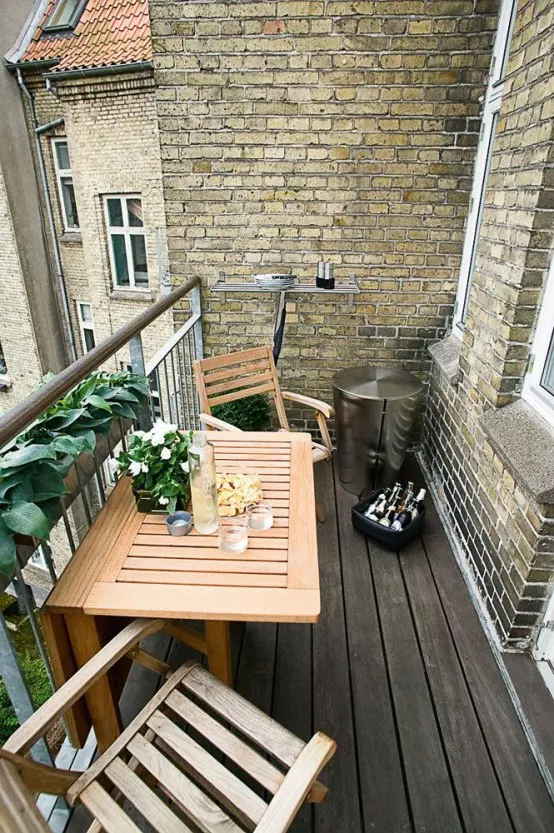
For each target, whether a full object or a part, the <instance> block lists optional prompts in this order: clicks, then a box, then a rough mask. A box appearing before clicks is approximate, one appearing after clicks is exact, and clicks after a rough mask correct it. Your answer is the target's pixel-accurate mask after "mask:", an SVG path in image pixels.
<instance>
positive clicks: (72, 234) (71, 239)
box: [61, 231, 83, 243]
mask: <svg viewBox="0 0 554 833" xmlns="http://www.w3.org/2000/svg"><path fill="white" fill-rule="evenodd" d="M61 241H62V243H82V242H83V236H82V234H81V232H80V231H64V233H63V234H62V237H61Z"/></svg>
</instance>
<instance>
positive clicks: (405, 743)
mask: <svg viewBox="0 0 554 833" xmlns="http://www.w3.org/2000/svg"><path fill="white" fill-rule="evenodd" d="M316 473H317V491H318V496H319V498H320V500H321V501H322V502H323V503H324V505H325V510H326V514H327V521H326V523H325V524H323V525H319V528H318V532H319V557H320V571H321V596H322V616H321V621H320V622H319V623H318V624H317V625H314V626H310V625H302V624H298V625H289V624H286V625H272V624H253V623H249V624H247V625H246V626H242V625H237V626H233V633H234V662H235V668H236V672H235V678H236V687H237V689H238V690H239V691H240V692H241V693H242V694H243V695H244V696H246V697H247V698H249V699H250V700H251V701H252V702H254V703H255V704H257V705H258V706H259V707H260V708H262V709H264V710H265V711H267V712H269V713H271V714H272V715H273V716H274V717H275V718H276V719H277V720H279V721H280V722H282V723H283V724H284V725H285V726H287V727H288V728H289V729H291V730H292V731H293V732H295V733H296V734H298V735H299V736H300V737H302V738H304V739H308V738H309V737H310V735H311V733H312V732H313V731H314V730H316V729H322V730H323V731H325V732H327V733H328V734H329V735H331V736H332V737H333V738H335V739H336V741H337V743H338V752H337V754H336V756H335V758H334V759H333V760H332V761H331V763H330V764H329V765H328V767H327V768H326V770H325V773H324V777H323V778H322V780H324V781H325V783H326V784H327V785H328V786H329V788H330V793H329V798H328V800H327V802H326V803H325V804H324V805H320V806H317V807H315V808H314V807H312V806H308V807H304V808H303V810H302V811H301V813H300V815H299V816H298V818H297V820H296V822H295V824H294V826H293V827H292V828H291V829H292V830H294V831H296V833H300V831H302V832H303V833H361V832H362V831H364V832H365V833H370V831H375V833H407V831H413V833H423V831H425V833H489V831H490V833H552V831H553V830H554V805H553V804H552V802H551V800H550V797H549V794H548V792H547V789H546V787H545V784H544V782H543V780H542V777H541V774H540V772H539V769H538V767H537V765H536V763H535V760H534V758H533V755H532V753H531V751H530V748H529V746H528V743H527V740H526V737H525V734H524V732H523V730H522V728H521V724H520V722H519V720H518V717H517V715H516V712H515V709H514V707H513V705H512V701H511V699H510V696H509V694H508V691H507V689H506V687H505V685H504V682H503V679H502V676H501V674H500V671H499V669H498V666H497V664H496V661H495V658H494V656H493V654H492V651H491V649H490V646H489V644H488V642H487V638H486V636H485V634H484V632H483V630H482V627H481V624H480V621H479V618H478V616H477V613H476V611H475V609H474V607H473V605H472V602H471V600H470V596H469V593H468V590H467V588H466V585H465V583H464V580H463V578H462V575H461V573H460V570H459V568H458V566H457V564H456V561H455V558H454V555H453V553H452V550H451V548H450V546H449V543H448V541H447V539H446V536H445V534H444V532H443V530H442V528H441V526H440V523H439V520H438V517H437V514H436V512H435V510H434V507H433V505H432V503H431V501H428V517H427V525H426V529H425V531H424V534H423V535H422V537H421V538H418V539H417V540H416V541H414V542H413V543H412V544H411V545H410V546H409V547H407V548H406V549H405V550H404V551H403V552H402V553H401V554H400V555H397V554H395V553H390V552H388V551H385V550H383V549H381V548H380V547H378V546H377V545H375V544H373V543H372V542H367V541H366V539H365V538H364V537H363V536H362V535H360V534H358V533H357V532H356V531H355V530H354V528H353V527H352V524H351V521H350V508H351V506H352V504H353V503H354V502H355V498H354V497H353V496H352V495H350V494H348V493H347V492H345V491H344V490H343V489H342V488H341V487H340V486H339V485H338V480H337V479H336V478H334V476H333V471H332V468H331V467H330V466H326V465H319V466H317V468H316ZM416 485H417V484H416ZM150 642H151V645H150V648H149V650H152V651H153V652H154V653H156V654H157V655H158V656H160V658H166V657H168V660H169V661H170V662H171V663H172V664H175V665H176V664H178V663H179V662H181V661H182V660H184V659H185V658H186V657H187V656H190V650H189V649H187V648H185V647H183V646H182V645H180V644H176V643H171V640H170V639H169V638H168V637H165V636H157V637H155V638H154V639H153V640H150ZM156 686H157V679H156V678H155V677H154V675H153V674H152V673H151V672H149V671H146V670H145V669H140V668H135V670H134V671H133V674H132V677H130V679H129V681H128V683H127V687H126V690H125V693H124V698H123V701H122V708H123V709H124V713H125V714H124V717H125V719H129V717H130V716H131V715H132V714H135V713H136V712H137V711H138V710H139V708H140V707H141V706H142V704H143V703H144V702H145V701H146V700H147V699H149V697H150V696H151V695H152V693H153V691H154V690H155V688H156ZM82 822H83V819H82V816H80V814H79V813H78V812H77V813H76V814H75V815H74V817H73V820H72V823H71V825H70V830H72V831H74V832H75V831H78V830H83V829H86V828H85V827H84V826H83V823H82Z"/></svg>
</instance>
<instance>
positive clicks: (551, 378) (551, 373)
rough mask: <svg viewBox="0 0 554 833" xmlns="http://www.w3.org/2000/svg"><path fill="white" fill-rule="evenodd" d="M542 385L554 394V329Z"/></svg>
mask: <svg viewBox="0 0 554 833" xmlns="http://www.w3.org/2000/svg"><path fill="white" fill-rule="evenodd" d="M541 386H542V387H543V388H546V390H547V391H548V393H551V394H552V396H554V331H553V332H552V336H551V338H550V347H549V348H548V355H547V357H546V362H545V364H544V370H543V373H542V377H541Z"/></svg>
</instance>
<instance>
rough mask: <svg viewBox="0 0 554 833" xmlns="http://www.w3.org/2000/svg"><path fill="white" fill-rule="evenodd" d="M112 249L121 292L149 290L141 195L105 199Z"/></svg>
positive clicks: (112, 259)
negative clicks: (126, 290)
mask: <svg viewBox="0 0 554 833" xmlns="http://www.w3.org/2000/svg"><path fill="white" fill-rule="evenodd" d="M104 204H105V211H106V227H107V229H108V247H109V251H110V264H111V268H112V275H113V282H114V286H115V288H117V289H148V267H147V263H146V239H145V236H144V223H143V219H142V200H141V198H140V196H137V195H136V194H135V195H131V194H123V195H119V196H110V197H104Z"/></svg>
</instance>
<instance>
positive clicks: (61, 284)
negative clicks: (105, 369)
mask: <svg viewBox="0 0 554 833" xmlns="http://www.w3.org/2000/svg"><path fill="white" fill-rule="evenodd" d="M17 83H18V84H19V89H20V90H21V92H22V94H23V95H24V96H25V98H26V99H27V101H28V102H29V108H30V111H31V120H32V124H33V129H34V132H35V144H36V150H37V158H38V166H39V172H40V180H41V183H42V188H43V191H44V199H45V203H46V216H47V219H48V230H49V232H50V237H51V240H52V248H53V251H54V262H55V266H56V279H57V281H58V288H59V291H60V295H61V299H62V312H63V319H64V325H65V329H66V332H67V338H68V341H69V348H70V352H71V361H73V362H74V361H77V350H76V349H75V338H74V336H73V328H72V326H71V315H70V312H69V299H68V297H67V288H66V285H65V280H64V276H63V269H62V261H61V257H60V247H59V245H58V238H57V236H56V226H55V224H54V215H53V213H52V203H51V201H50V192H49V190H48V180H47V179H46V169H45V167H44V156H43V154H42V145H41V143H40V136H41V134H42V133H44V132H45V131H46V130H49V129H51V128H52V127H56V126H57V125H58V124H61V123H62V122H63V119H55V120H54V121H52V122H49V123H48V124H44V125H42V126H40V127H39V125H38V122H37V115H36V110H35V101H34V99H33V96H32V95H31V93H30V91H29V89H28V88H27V87H26V86H25V82H24V80H23V75H22V73H21V70H20V68H19V67H18V68H17Z"/></svg>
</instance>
